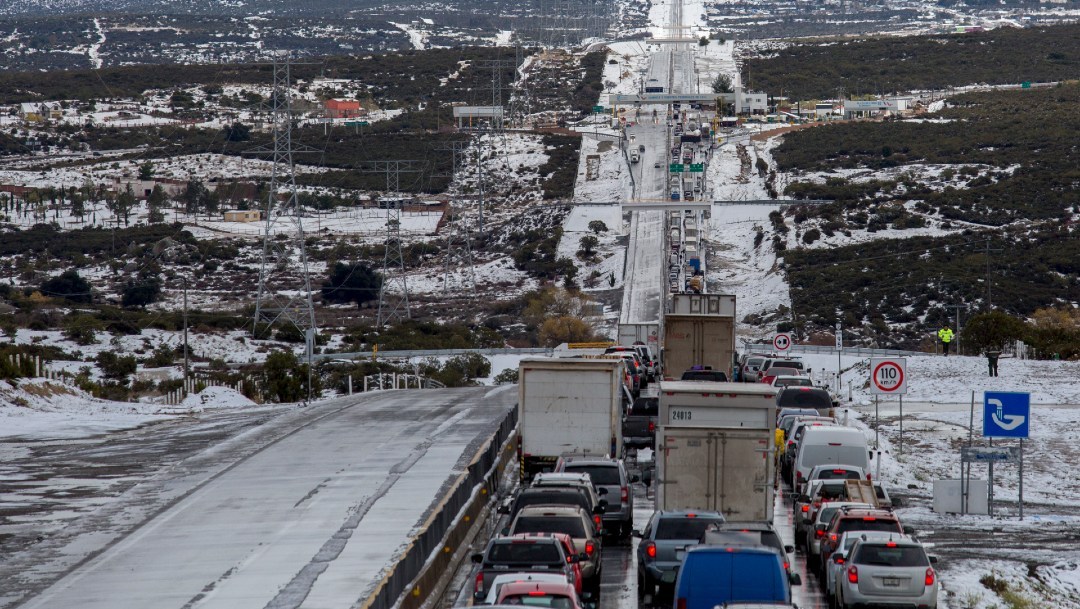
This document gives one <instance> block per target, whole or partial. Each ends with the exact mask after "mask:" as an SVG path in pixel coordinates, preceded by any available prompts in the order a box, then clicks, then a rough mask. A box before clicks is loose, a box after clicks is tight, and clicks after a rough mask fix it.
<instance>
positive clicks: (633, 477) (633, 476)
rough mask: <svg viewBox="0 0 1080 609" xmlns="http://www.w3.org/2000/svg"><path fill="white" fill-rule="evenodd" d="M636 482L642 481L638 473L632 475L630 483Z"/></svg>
mask: <svg viewBox="0 0 1080 609" xmlns="http://www.w3.org/2000/svg"><path fill="white" fill-rule="evenodd" d="M635 482H641V476H639V475H637V474H633V475H632V476H630V484H633V483H635Z"/></svg>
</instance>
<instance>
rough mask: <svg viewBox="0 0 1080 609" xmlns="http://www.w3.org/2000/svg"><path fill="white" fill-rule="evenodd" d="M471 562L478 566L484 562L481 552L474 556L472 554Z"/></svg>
mask: <svg viewBox="0 0 1080 609" xmlns="http://www.w3.org/2000/svg"><path fill="white" fill-rule="evenodd" d="M472 561H473V562H474V563H476V564H480V563H482V562H484V553H483V552H477V553H476V554H473V555H472Z"/></svg>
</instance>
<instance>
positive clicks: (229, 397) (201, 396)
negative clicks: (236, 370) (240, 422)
mask: <svg viewBox="0 0 1080 609" xmlns="http://www.w3.org/2000/svg"><path fill="white" fill-rule="evenodd" d="M255 405H256V404H255V402H253V401H251V400H250V399H248V398H247V397H245V396H244V394H242V393H240V392H238V391H237V390H235V389H231V388H229V387H216V386H215V387H207V388H206V389H203V390H202V391H200V392H199V393H191V394H188V396H187V397H186V398H184V401H182V402H180V408H181V409H182V410H186V411H189V412H191V411H201V410H205V409H207V408H248V407H251V406H255Z"/></svg>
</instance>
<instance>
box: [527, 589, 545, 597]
mask: <svg viewBox="0 0 1080 609" xmlns="http://www.w3.org/2000/svg"><path fill="white" fill-rule="evenodd" d="M529 596H544V591H543V590H529Z"/></svg>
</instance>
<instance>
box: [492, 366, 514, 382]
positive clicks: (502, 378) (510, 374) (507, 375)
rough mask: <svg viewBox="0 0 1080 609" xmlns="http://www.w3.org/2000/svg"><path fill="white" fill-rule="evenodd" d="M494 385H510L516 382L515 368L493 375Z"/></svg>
mask: <svg viewBox="0 0 1080 609" xmlns="http://www.w3.org/2000/svg"><path fill="white" fill-rule="evenodd" d="M492 380H494V381H495V384H496V385H512V384H514V383H517V382H518V369H517V368H504V369H503V371H502V372H500V373H498V374H496V375H495V378H494V379H492Z"/></svg>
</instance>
